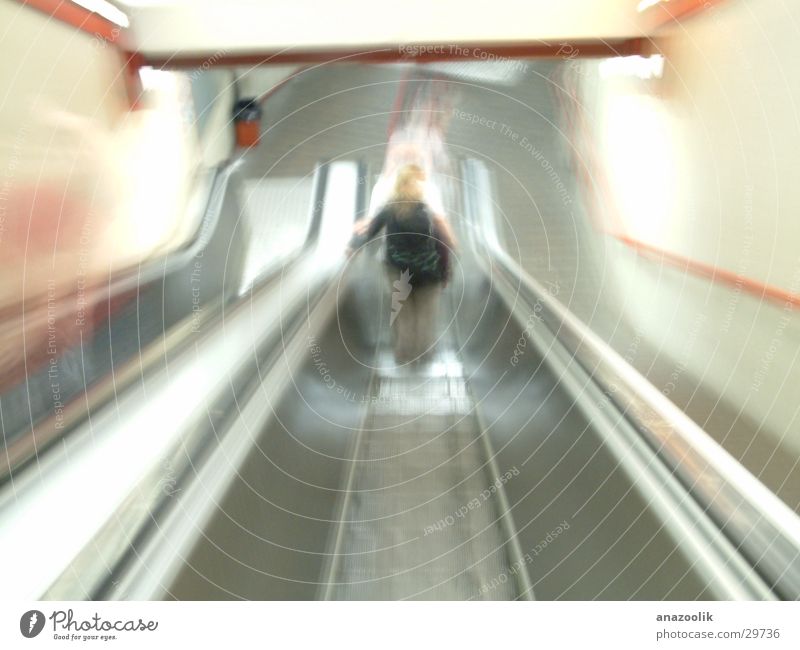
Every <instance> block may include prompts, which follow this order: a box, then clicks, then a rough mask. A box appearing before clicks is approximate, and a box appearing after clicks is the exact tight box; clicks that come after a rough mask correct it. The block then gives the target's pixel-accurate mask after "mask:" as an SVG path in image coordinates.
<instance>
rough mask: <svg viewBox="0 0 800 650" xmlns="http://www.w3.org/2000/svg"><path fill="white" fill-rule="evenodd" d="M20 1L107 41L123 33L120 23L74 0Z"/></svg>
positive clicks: (115, 38)
mask: <svg viewBox="0 0 800 650" xmlns="http://www.w3.org/2000/svg"><path fill="white" fill-rule="evenodd" d="M19 1H20V2H22V4H24V5H27V6H28V7H31V8H32V9H38V10H39V11H41V12H43V13H46V14H47V15H48V16H52V17H53V18H56V19H58V20H60V21H61V22H63V23H66V24H68V25H71V26H72V27H75V28H76V29H79V30H81V31H82V32H86V33H87V34H92V35H93V36H95V35H96V36H102V37H103V38H104V39H106V40H107V41H112V42H114V41H116V40H117V39H118V38H119V36H120V34H121V33H122V27H120V26H119V25H115V24H114V23H112V22H111V21H110V20H107V19H105V18H103V17H102V16H101V15H99V14H96V13H94V12H93V11H89V10H88V9H86V8H84V7H81V6H80V5H78V4H75V3H74V2H72V0H19Z"/></svg>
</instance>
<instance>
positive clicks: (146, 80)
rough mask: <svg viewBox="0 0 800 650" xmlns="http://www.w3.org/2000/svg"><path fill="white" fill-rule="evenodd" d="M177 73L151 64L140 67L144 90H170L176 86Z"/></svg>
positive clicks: (140, 77)
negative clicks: (152, 66)
mask: <svg viewBox="0 0 800 650" xmlns="http://www.w3.org/2000/svg"><path fill="white" fill-rule="evenodd" d="M175 78H176V73H174V72H168V71H166V70H157V69H156V68H151V67H150V66H144V67H141V68H139V79H140V80H141V82H142V89H143V90H170V89H172V88H174V86H175Z"/></svg>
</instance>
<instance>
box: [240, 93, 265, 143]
mask: <svg viewBox="0 0 800 650" xmlns="http://www.w3.org/2000/svg"><path fill="white" fill-rule="evenodd" d="M233 119H234V122H235V124H236V144H237V145H238V146H240V147H254V146H255V145H257V144H258V142H259V140H260V139H261V106H260V105H259V103H258V101H257V100H255V99H242V100H240V101H238V102H236V105H235V106H234V107H233Z"/></svg>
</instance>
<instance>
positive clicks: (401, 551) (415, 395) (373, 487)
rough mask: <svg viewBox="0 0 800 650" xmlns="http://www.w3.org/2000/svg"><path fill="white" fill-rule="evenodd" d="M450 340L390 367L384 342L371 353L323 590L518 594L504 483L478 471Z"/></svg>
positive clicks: (409, 595) (340, 596) (360, 595)
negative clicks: (371, 371)
mask: <svg viewBox="0 0 800 650" xmlns="http://www.w3.org/2000/svg"><path fill="white" fill-rule="evenodd" d="M454 343H455V342H454V341H453V338H452V337H451V336H446V337H444V338H443V340H440V341H439V346H438V350H437V352H436V354H435V356H434V357H432V358H431V359H430V360H429V361H425V362H422V363H420V364H409V365H408V366H400V367H392V365H393V364H392V362H393V358H392V356H391V354H390V353H389V351H388V350H386V349H384V350H382V353H381V354H380V355H379V357H378V362H379V366H380V367H381V368H382V369H380V370H378V371H376V374H375V376H374V377H373V380H372V384H371V388H370V396H369V397H370V407H369V411H368V413H367V416H366V419H365V421H364V425H363V427H362V431H361V432H360V435H359V440H358V446H357V448H356V456H355V459H354V462H353V466H352V468H351V472H352V475H351V479H350V481H349V483H348V492H347V494H346V496H345V507H344V510H343V513H342V520H341V523H340V524H339V526H340V530H339V531H338V532H337V535H336V537H335V539H336V544H335V547H334V549H333V551H332V552H333V556H334V560H333V566H332V570H331V572H330V574H329V576H330V577H329V581H328V586H327V589H326V593H325V596H326V598H328V599H332V600H399V599H417V598H422V599H446V600H458V599H465V598H467V599H478V600H483V599H492V600H507V599H511V598H514V597H515V596H516V595H517V593H518V590H517V589H516V588H515V584H514V583H515V579H508V577H509V576H510V575H511V574H510V569H509V566H510V562H509V557H508V554H507V552H506V548H505V541H506V540H505V539H503V535H502V529H501V527H500V526H498V521H499V518H500V515H499V512H498V507H497V499H496V497H495V495H496V492H497V489H498V486H499V487H500V488H501V487H502V485H503V481H501V479H500V478H499V477H491V476H490V475H489V473H488V472H487V463H486V459H485V458H484V457H483V447H482V446H481V444H480V441H479V439H478V438H479V436H480V435H481V431H480V428H479V426H478V422H477V420H476V417H475V413H474V409H475V406H474V404H473V403H472V399H471V397H470V395H469V393H468V390H467V386H466V381H465V377H464V372H463V368H462V366H461V362H460V361H459V359H458V356H457V354H456V351H455V345H454ZM509 476H513V474H510V473H509ZM504 480H507V479H506V478H505V477H504ZM495 481H496V483H495ZM500 576H502V577H503V581H502V582H499V578H500ZM493 580H494V581H495V582H496V584H494V585H493ZM490 587H491V588H490Z"/></svg>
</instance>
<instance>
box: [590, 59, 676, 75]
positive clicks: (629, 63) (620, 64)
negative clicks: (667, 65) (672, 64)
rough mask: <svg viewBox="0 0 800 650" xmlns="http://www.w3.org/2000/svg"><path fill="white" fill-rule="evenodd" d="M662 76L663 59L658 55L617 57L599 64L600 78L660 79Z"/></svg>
mask: <svg viewBox="0 0 800 650" xmlns="http://www.w3.org/2000/svg"><path fill="white" fill-rule="evenodd" d="M663 75H664V57H663V56H661V55H660V54H653V55H652V56H638V55H636V56H618V57H614V58H613V59H606V60H605V61H601V62H600V76H601V77H603V78H604V79H605V78H608V77H639V79H653V78H658V79H660V78H661V77H662V76H663Z"/></svg>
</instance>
